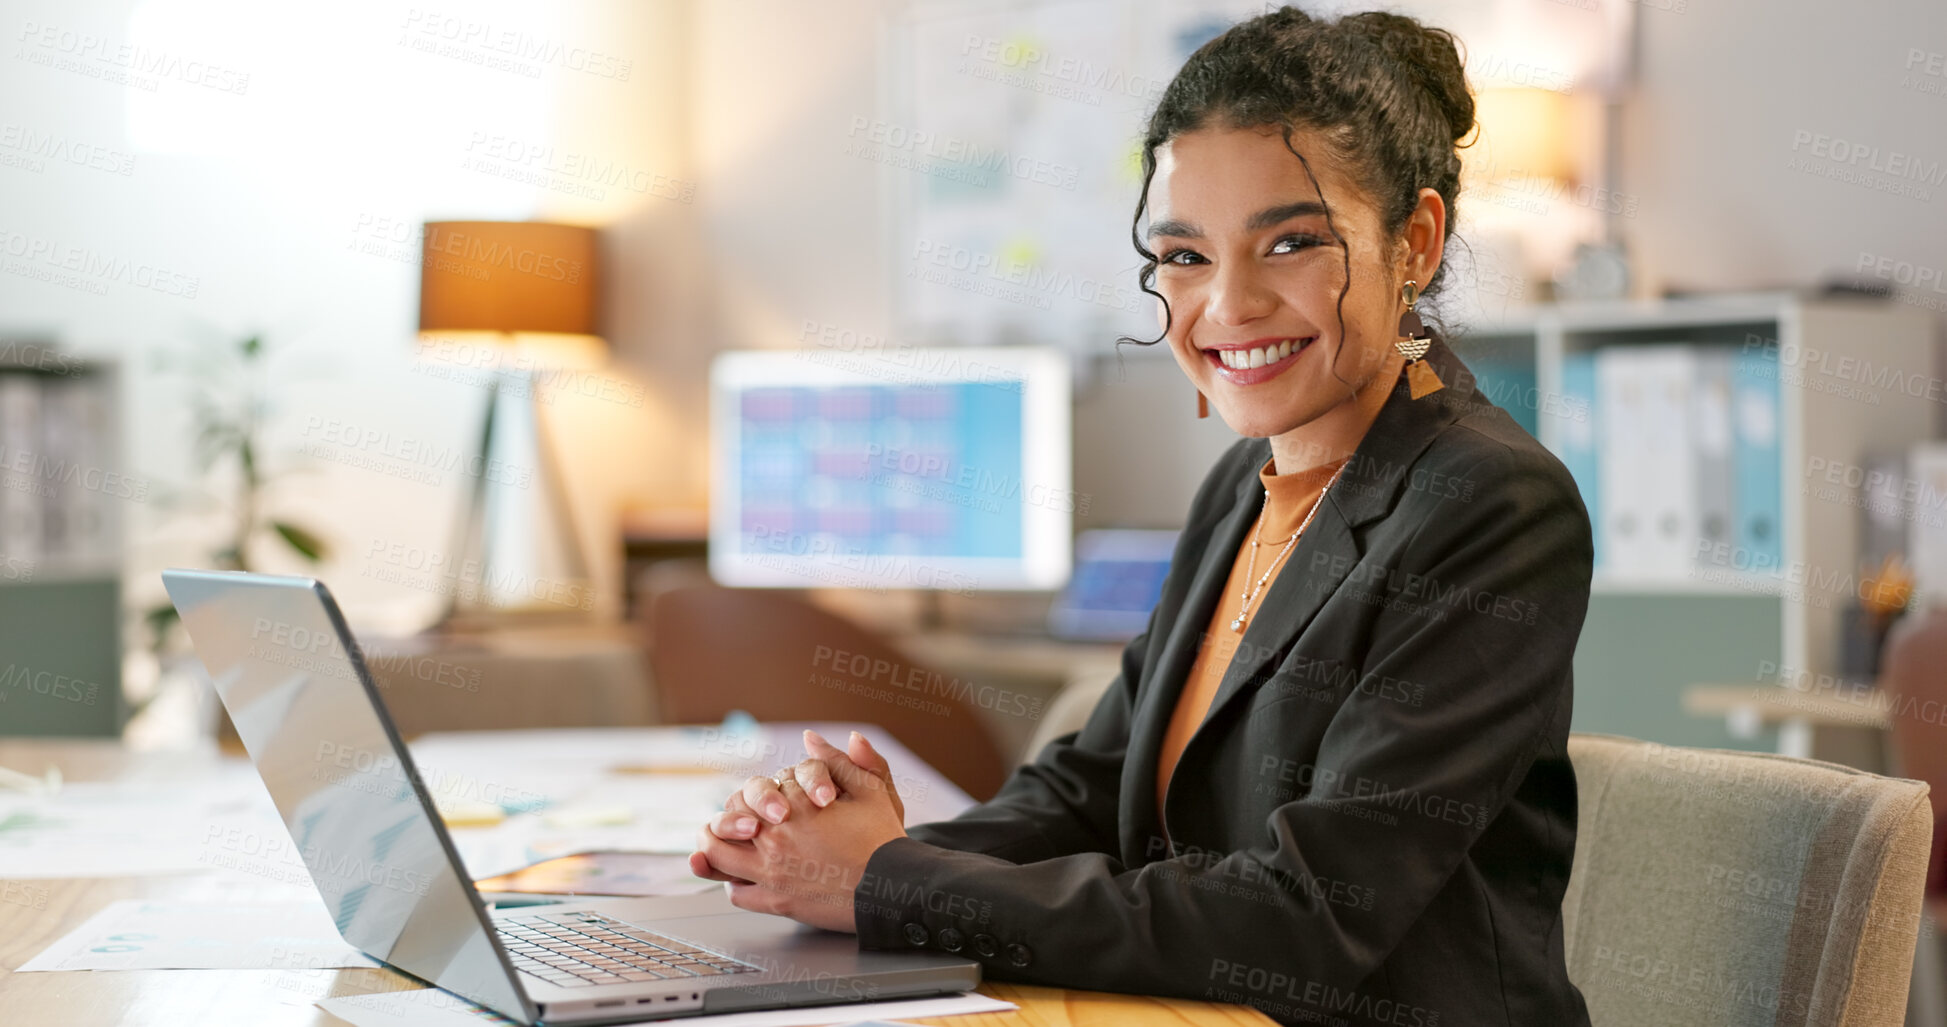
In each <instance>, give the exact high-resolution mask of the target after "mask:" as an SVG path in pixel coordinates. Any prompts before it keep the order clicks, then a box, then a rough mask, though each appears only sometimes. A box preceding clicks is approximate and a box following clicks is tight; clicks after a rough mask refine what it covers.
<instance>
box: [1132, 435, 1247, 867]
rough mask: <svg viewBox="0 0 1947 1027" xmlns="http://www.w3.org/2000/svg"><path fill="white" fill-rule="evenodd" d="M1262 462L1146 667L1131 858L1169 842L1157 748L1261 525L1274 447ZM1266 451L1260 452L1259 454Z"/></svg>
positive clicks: (1136, 736) (1150, 855) (1215, 532)
mask: <svg viewBox="0 0 1947 1027" xmlns="http://www.w3.org/2000/svg"><path fill="white" fill-rule="evenodd" d="M1252 449H1253V451H1254V453H1255V456H1256V459H1255V461H1254V462H1253V463H1252V464H1251V473H1250V474H1249V475H1247V476H1246V477H1245V479H1244V480H1243V481H1242V482H1240V483H1239V484H1238V487H1237V491H1236V494H1235V496H1234V501H1233V502H1232V504H1231V507H1230V512H1229V513H1226V514H1224V515H1223V516H1222V517H1221V518H1220V519H1219V520H1218V521H1217V523H1216V524H1215V525H1213V526H1212V527H1211V529H1210V541H1209V542H1208V543H1207V544H1206V545H1205V546H1204V549H1203V558H1202V559H1201V560H1200V561H1199V562H1198V564H1197V569H1196V576H1195V577H1194V578H1193V579H1192V580H1191V583H1190V587H1189V589H1188V591H1186V592H1185V593H1184V595H1183V603H1182V605H1181V606H1179V607H1178V608H1177V609H1176V611H1175V614H1174V616H1173V617H1172V619H1171V623H1170V628H1169V635H1168V637H1167V639H1166V640H1165V641H1164V643H1163V649H1162V652H1161V654H1160V656H1159V658H1158V659H1157V661H1156V664H1155V666H1153V667H1150V668H1146V669H1145V676H1146V677H1147V678H1148V684H1147V686H1146V687H1145V688H1144V689H1143V692H1142V699H1141V701H1140V702H1139V703H1138V705H1137V706H1136V709H1135V712H1134V717H1133V719H1132V720H1131V722H1130V725H1129V759H1128V762H1127V763H1125V764H1124V765H1123V768H1122V796H1121V798H1122V804H1121V816H1120V817H1119V818H1118V821H1119V822H1120V823H1121V825H1122V847H1123V851H1124V853H1125V854H1126V855H1128V856H1129V857H1130V858H1131V859H1134V858H1136V856H1137V855H1141V856H1142V859H1143V860H1144V861H1147V860H1151V859H1155V858H1156V855H1155V853H1154V852H1153V851H1151V841H1150V840H1151V839H1155V838H1160V837H1161V836H1162V831H1161V826H1162V825H1160V824H1158V823H1157V822H1156V765H1157V755H1158V754H1157V750H1158V749H1159V748H1160V747H1161V746H1162V744H1163V735H1164V733H1165V732H1166V731H1168V729H1169V723H1170V717H1171V715H1172V714H1174V713H1175V712H1176V703H1177V700H1178V698H1179V697H1180V696H1181V695H1182V694H1183V686H1184V684H1185V682H1186V681H1187V680H1188V678H1189V676H1190V668H1191V666H1192V665H1193V664H1194V663H1195V662H1196V658H1197V652H1198V650H1199V649H1200V648H1201V647H1202V645H1203V633H1204V631H1205V629H1207V628H1208V627H1209V626H1210V618H1211V617H1212V616H1213V615H1214V614H1215V612H1216V609H1217V598H1218V595H1219V593H1220V592H1222V590H1223V587H1224V584H1225V583H1226V582H1227V581H1228V580H1229V579H1230V568H1231V563H1232V561H1233V560H1234V559H1235V558H1236V556H1237V548H1238V547H1239V546H1241V545H1243V543H1244V535H1245V533H1246V532H1247V531H1249V530H1250V527H1251V524H1252V522H1253V521H1255V520H1256V518H1257V514H1258V508H1259V507H1261V506H1262V505H1263V498H1264V497H1263V495H1262V489H1261V486H1260V485H1259V484H1258V480H1257V468H1259V467H1262V466H1264V461H1265V460H1268V459H1270V457H1271V447H1270V444H1269V443H1266V442H1264V441H1262V440H1258V441H1257V443H1256V444H1255V445H1254V446H1253V447H1252ZM1260 451H1261V452H1260Z"/></svg>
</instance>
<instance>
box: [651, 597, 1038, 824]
mask: <svg viewBox="0 0 1947 1027" xmlns="http://www.w3.org/2000/svg"><path fill="white" fill-rule="evenodd" d="M648 607H649V610H648V634H649V638H648V648H649V665H650V669H651V671H652V673H653V674H654V676H655V680H656V688H657V690H658V693H659V699H660V705H661V709H662V715H663V718H664V719H665V720H666V721H668V722H670V723H676V724H690V723H713V722H715V721H718V720H721V719H723V716H724V715H725V714H726V713H729V712H730V711H731V710H744V711H747V712H748V713H750V714H751V715H752V716H754V717H757V718H758V719H759V720H836V721H853V722H857V723H862V724H874V725H877V726H879V727H881V728H884V729H885V730H886V731H888V732H890V733H891V734H892V736H893V737H894V738H897V739H898V740H899V741H900V743H901V744H903V745H904V746H906V748H908V749H911V750H912V751H913V752H914V753H915V754H917V755H918V756H919V757H920V758H921V759H924V760H926V761H927V762H928V763H930V764H931V765H932V766H933V767H934V769H936V770H938V771H939V772H940V773H941V774H944V775H945V776H946V777H947V779H948V780H950V781H952V782H953V783H954V784H956V785H959V786H960V788H961V790H963V791H965V792H966V793H967V794H968V795H971V796H973V797H974V798H975V799H986V798H991V797H992V796H993V794H994V793H995V792H997V791H999V790H1000V786H1001V782H1002V781H1004V780H1005V779H1006V777H1007V770H1008V768H1007V765H1006V762H1005V761H1004V760H1003V759H1002V758H1001V749H1000V746H999V744H998V743H997V742H996V741H995V739H994V736H993V735H992V733H990V732H989V731H988V729H987V727H986V725H985V724H983V723H982V721H981V719H980V717H981V714H980V711H979V710H978V709H977V708H976V707H975V706H974V704H973V703H972V702H970V701H968V697H969V696H970V695H975V694H978V684H977V683H971V682H966V681H965V680H963V679H956V678H955V677H953V676H952V675H949V674H945V673H941V672H938V671H935V670H933V669H932V668H930V667H927V666H926V665H925V664H923V663H920V662H918V661H915V660H914V659H913V658H912V657H910V656H908V655H906V654H905V653H904V652H901V651H900V650H899V649H898V647H896V646H894V645H893V644H892V643H891V642H890V641H889V640H887V639H885V638H883V637H881V636H880V635H878V634H876V633H874V632H871V631H868V630H866V629H865V628H863V627H860V626H859V625H857V624H854V623H852V622H851V621H848V620H846V619H844V618H843V617H839V616H838V615H836V614H833V613H830V612H828V611H826V610H823V609H820V608H819V607H816V606H813V605H812V604H810V603H809V602H806V601H805V600H803V599H801V598H799V597H798V596H797V595H795V594H793V593H790V592H783V591H775V590H770V589H744V588H725V587H723V586H721V585H717V584H713V583H707V582H694V583H689V584H683V585H677V586H675V587H672V588H668V589H666V590H664V591H661V592H659V593H658V594H656V595H655V596H654V597H653V598H651V599H650V600H649V603H648ZM969 686H971V687H969ZM832 741H833V742H834V743H836V744H838V745H840V746H842V745H844V739H833V740H832ZM893 769H894V770H895V771H897V770H898V768H897V767H895V768H893Z"/></svg>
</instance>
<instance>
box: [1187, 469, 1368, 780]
mask: <svg viewBox="0 0 1947 1027" xmlns="http://www.w3.org/2000/svg"><path fill="white" fill-rule="evenodd" d="M1344 464H1345V461H1344V460H1337V461H1334V462H1332V463H1329V464H1324V465H1321V466H1319V467H1312V468H1307V469H1306V470H1303V471H1294V472H1293V473H1291V474H1273V473H1271V468H1272V466H1273V465H1272V463H1271V462H1270V461H1266V462H1265V464H1264V466H1263V467H1262V468H1260V469H1259V470H1258V472H1257V476H1258V480H1259V481H1260V482H1262V483H1263V485H1264V492H1265V498H1264V509H1262V510H1261V511H1259V513H1258V519H1257V527H1256V528H1253V529H1252V531H1251V532H1250V533H1249V534H1246V535H1245V536H1244V544H1243V545H1240V546H1238V547H1237V556H1236V558H1235V559H1233V560H1232V561H1231V567H1230V580H1229V581H1228V582H1226V583H1225V584H1224V590H1223V592H1221V593H1220V594H1219V595H1218V597H1217V609H1216V612H1215V613H1213V614H1211V617H1210V626H1209V627H1208V628H1206V629H1204V633H1203V644H1202V645H1199V646H1198V647H1197V659H1196V662H1195V663H1193V664H1191V665H1190V676H1189V677H1188V679H1186V680H1185V681H1184V682H1183V691H1182V692H1181V693H1180V694H1179V695H1178V696H1177V700H1176V712H1175V713H1173V714H1172V715H1171V716H1170V726H1169V730H1167V731H1165V732H1164V733H1163V744H1162V746H1161V747H1160V748H1159V749H1158V755H1157V760H1156V810H1157V814H1158V816H1159V817H1160V816H1161V814H1162V809H1163V798H1164V796H1166V795H1168V794H1169V785H1170V775H1171V774H1172V773H1174V772H1175V771H1176V761H1177V760H1178V759H1179V758H1181V757H1182V755H1183V750H1184V748H1185V747H1186V746H1188V745H1189V744H1190V736H1191V735H1194V734H1196V731H1197V727H1198V726H1199V725H1201V724H1202V723H1203V717H1204V714H1206V713H1208V712H1209V711H1210V701H1211V700H1212V699H1215V698H1216V697H1217V686H1218V685H1219V684H1221V683H1222V682H1223V680H1224V671H1226V670H1228V669H1229V668H1230V659H1231V657H1232V656H1233V655H1235V654H1236V652H1237V646H1238V643H1239V642H1241V641H1242V640H1243V638H1244V631H1234V630H1232V629H1231V626H1230V622H1231V621H1232V620H1234V619H1235V618H1236V617H1237V613H1238V611H1239V610H1240V609H1242V608H1243V605H1244V594H1245V593H1247V592H1249V591H1250V590H1251V586H1252V585H1253V584H1256V582H1257V579H1258V578H1260V577H1263V576H1264V572H1265V570H1266V569H1267V568H1268V569H1270V570H1271V577H1269V578H1268V579H1266V580H1265V582H1264V586H1263V587H1262V588H1260V589H1258V591H1257V595H1256V596H1254V597H1252V599H1251V613H1250V616H1249V617H1248V618H1246V619H1245V621H1244V630H1245V631H1248V630H1250V626H1251V621H1254V620H1256V619H1257V618H1258V617H1259V616H1260V615H1261V614H1262V612H1263V610H1264V597H1265V595H1266V593H1268V592H1270V591H1271V585H1272V583H1273V582H1275V581H1277V580H1278V575H1279V574H1282V573H1284V569H1285V564H1287V563H1289V562H1290V560H1291V553H1285V556H1284V559H1282V560H1280V559H1278V553H1279V552H1280V551H1281V550H1283V549H1284V544H1285V540H1287V539H1289V538H1291V534H1292V532H1295V531H1297V530H1298V525H1300V524H1302V523H1304V520H1305V517H1306V516H1307V515H1309V514H1310V513H1311V511H1312V506H1313V505H1314V504H1315V503H1318V502H1321V501H1322V497H1323V495H1324V491H1325V485H1326V483H1327V482H1329V481H1331V480H1332V475H1333V474H1335V473H1337V472H1338V469H1339V468H1340V467H1342V466H1344ZM1253 539H1257V540H1259V544H1258V546H1257V561H1256V563H1257V566H1256V567H1255V569H1252V568H1251V562H1252V561H1251V542H1252V540H1253ZM1291 548H1292V550H1293V551H1296V550H1297V548H1298V544H1297V543H1296V542H1293V543H1292V546H1291ZM1273 561H1276V566H1275V567H1273V566H1272V562H1273Z"/></svg>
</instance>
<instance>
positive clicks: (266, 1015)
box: [0, 739, 1272, 1027]
mask: <svg viewBox="0 0 1947 1027" xmlns="http://www.w3.org/2000/svg"><path fill="white" fill-rule="evenodd" d="M202 762H207V757H195V756H184V755H161V754H136V753H130V752H127V751H126V750H123V749H122V748H121V747H120V746H119V745H117V744H115V743H113V742H102V741H58V740H39V739H33V740H25V739H23V740H6V741H0V766H7V767H12V768H15V769H18V770H24V771H28V772H32V773H38V772H39V770H40V769H41V768H42V767H43V766H45V765H46V764H49V763H52V764H54V765H55V766H58V767H59V768H60V769H61V772H62V774H63V775H64V776H66V777H67V778H68V779H69V780H78V781H85V780H113V779H117V778H125V777H133V776H138V775H154V774H160V773H169V774H180V773H185V772H194V770H195V768H196V766H197V765H198V764H199V763H202ZM211 886H212V882H211V881H210V879H208V878H203V877H198V876H169V877H139V878H100V879H89V880H65V881H49V880H37V881H28V882H22V883H20V884H18V885H15V886H13V887H10V888H7V889H4V890H0V897H3V898H4V899H5V901H0V967H5V969H0V1021H4V1022H6V1023H9V1024H23V1025H25V1024H31V1025H35V1027H39V1025H42V1024H47V1025H54V1024H58V1025H60V1027H110V1025H121V1024H135V1023H139V1024H143V1025H153V1027H167V1025H178V1024H180V1025H183V1027H209V1025H216V1024H222V1025H228V1024H250V1025H252V1027H284V1025H311V1027H326V1025H335V1027H345V1021H343V1020H340V1019H339V1018H337V1017H335V1016H332V1015H330V1014H328V1013H326V1012H325V1011H324V1010H321V1009H318V1008H317V1007H316V1006H314V1005H312V1003H314V1002H316V1001H317V1000H319V999H322V998H330V997H335V996H339V995H363V994H370V993H373V992H383V991H403V990H408V989H413V988H419V987H424V985H422V984H420V983H419V982H418V981H415V980H413V979H411V978H409V977H406V976H404V975H403V974H399V973H396V972H394V971H392V970H387V969H347V970H124V971H79V972H70V973H30V974H16V973H13V972H12V968H13V967H16V966H19V965H20V964H22V963H25V962H26V961H27V960H29V959H31V958H33V956H34V955H36V954H37V953H39V952H40V951H41V950H42V949H44V948H46V947H47V946H48V945H51V944H53V943H54V941H55V940H57V939H59V938H60V937H61V936H62V935H64V934H66V933H67V932H68V931H70V930H73V929H74V928H75V927H77V926H79V925H80V924H81V922H82V921H83V920H86V919H87V918H88V917H89V916H91V915H93V914H94V913H95V912H97V911H98V910H100V909H101V908H102V907H103V906H105V905H107V904H108V903H110V902H113V901H115V900H117V899H160V900H181V901H225V902H233V903H234V902H251V901H253V897H252V891H251V889H250V888H249V887H248V886H241V887H239V886H230V887H225V888H224V890H223V891H222V892H221V895H220V896H218V895H215V894H212V891H211ZM264 893H265V894H266V895H268V894H270V893H271V891H270V889H268V888H266V889H264ZM285 894H288V893H285ZM980 990H981V991H982V992H985V993H986V994H989V995H993V996H995V997H996V998H1001V999H1005V1000H1007V1001H1010V1002H1014V1003H1016V1004H1018V1005H1019V1006H1020V1007H1021V1008H1020V1009H1019V1010H1018V1011H1016V1012H1013V1013H1007V1014H983V1015H979V1016H956V1017H944V1018H932V1019H924V1020H917V1021H915V1022H917V1023H926V1024H940V1025H942V1027H1122V1025H1125V1024H1145V1023H1157V1024H1172V1025H1182V1024H1213V1025H1215V1024H1224V1025H1262V1024H1270V1023H1272V1021H1271V1020H1270V1019H1269V1018H1268V1017H1265V1016H1264V1015H1262V1014H1260V1013H1258V1012H1257V1011H1256V1010H1253V1009H1249V1008H1246V1007H1242V1006H1228V1005H1217V1004H1213V1003H1206V1002H1191V1001H1181V1000H1175V999H1160V998H1147V997H1143V996H1132V995H1108V994H1102V993H1100V992H1088V991H1066V990H1062V989H1059V988H1036V987H1027V986H1022V985H1013V984H1006V983H1002V982H998V981H993V982H988V983H986V984H984V985H982V986H981V989H980ZM832 1017H833V1022H834V1023H837V1022H843V1021H844V1020H846V1019H847V1017H846V1015H845V1013H844V1010H843V1007H837V1008H834V1010H833V1012H832Z"/></svg>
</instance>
